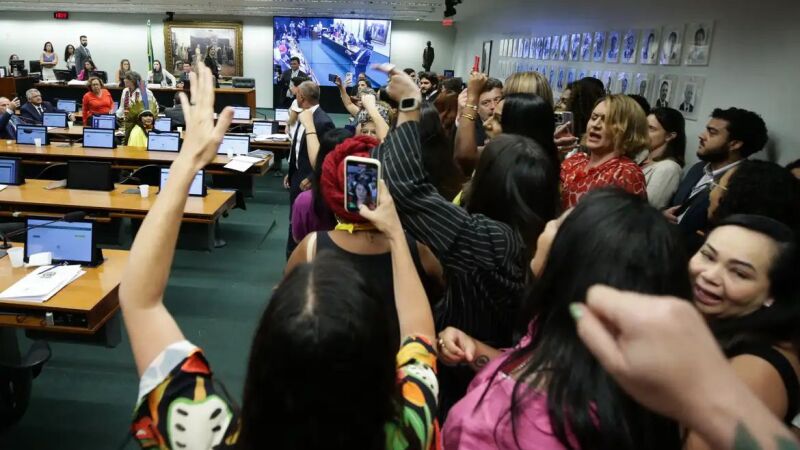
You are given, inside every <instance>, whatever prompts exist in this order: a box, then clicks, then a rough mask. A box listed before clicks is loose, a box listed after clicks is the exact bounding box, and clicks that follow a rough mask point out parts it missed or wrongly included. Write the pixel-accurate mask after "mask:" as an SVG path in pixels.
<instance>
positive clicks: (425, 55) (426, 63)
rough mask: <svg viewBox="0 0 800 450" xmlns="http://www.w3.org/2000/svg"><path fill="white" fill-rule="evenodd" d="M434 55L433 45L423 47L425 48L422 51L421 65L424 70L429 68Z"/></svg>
mask: <svg viewBox="0 0 800 450" xmlns="http://www.w3.org/2000/svg"><path fill="white" fill-rule="evenodd" d="M434 55H435V53H434V51H433V47H425V50H423V51H422V67H424V68H425V69H426V70H430V68H431V66H432V65H433V58H434Z"/></svg>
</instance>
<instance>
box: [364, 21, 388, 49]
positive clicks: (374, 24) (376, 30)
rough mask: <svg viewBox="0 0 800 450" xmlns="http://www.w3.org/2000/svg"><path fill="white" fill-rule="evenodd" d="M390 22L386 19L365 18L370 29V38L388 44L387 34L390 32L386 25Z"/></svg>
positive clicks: (365, 23) (366, 25)
mask: <svg viewBox="0 0 800 450" xmlns="http://www.w3.org/2000/svg"><path fill="white" fill-rule="evenodd" d="M388 24H389V22H387V21H385V20H365V21H364V26H365V27H367V29H368V30H369V31H370V33H371V34H370V38H371V40H373V41H375V42H377V43H379V44H382V45H386V35H387V34H388V33H387V32H386V31H387V30H386V26H387V25H388Z"/></svg>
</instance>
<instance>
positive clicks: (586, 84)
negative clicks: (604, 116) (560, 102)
mask: <svg viewBox="0 0 800 450" xmlns="http://www.w3.org/2000/svg"><path fill="white" fill-rule="evenodd" d="M605 94H606V92H605V88H604V87H603V83H602V82H600V81H599V80H598V79H597V78H591V77H586V78H581V79H580V80H578V81H576V82H575V83H573V86H572V93H571V94H570V96H569V100H568V101H567V110H568V111H570V112H572V133H573V134H574V135H575V137H577V138H580V137H582V136H583V135H584V133H586V126H587V125H588V124H589V117H591V116H592V111H594V107H595V105H597V102H598V101H599V100H600V99H601V98H603V97H604V96H605Z"/></svg>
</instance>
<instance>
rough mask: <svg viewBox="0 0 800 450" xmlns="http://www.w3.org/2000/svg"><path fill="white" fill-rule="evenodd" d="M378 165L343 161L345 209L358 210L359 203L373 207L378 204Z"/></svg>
mask: <svg viewBox="0 0 800 450" xmlns="http://www.w3.org/2000/svg"><path fill="white" fill-rule="evenodd" d="M378 167H379V166H378V165H377V164H374V163H368V162H364V161H346V162H345V173H346V175H347V176H346V177H345V181H344V183H345V186H344V192H345V209H347V210H348V211H350V212H358V208H359V207H360V206H361V205H366V206H367V208H369V209H375V207H376V206H377V205H378V178H379V172H380V171H379V169H378Z"/></svg>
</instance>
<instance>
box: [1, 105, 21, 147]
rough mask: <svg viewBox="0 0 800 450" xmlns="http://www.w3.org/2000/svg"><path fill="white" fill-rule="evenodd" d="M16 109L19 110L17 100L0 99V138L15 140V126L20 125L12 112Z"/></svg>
mask: <svg viewBox="0 0 800 450" xmlns="http://www.w3.org/2000/svg"><path fill="white" fill-rule="evenodd" d="M17 108H19V99H16V98H15V99H14V100H9V99H8V98H6V97H0V138H2V139H16V138H17V125H19V123H20V119H19V117H17V116H16V114H14V110H15V109H17Z"/></svg>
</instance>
